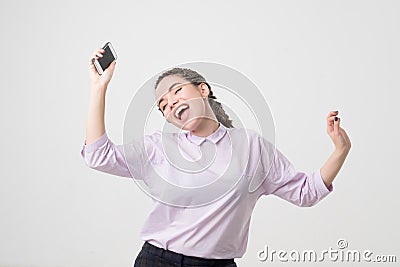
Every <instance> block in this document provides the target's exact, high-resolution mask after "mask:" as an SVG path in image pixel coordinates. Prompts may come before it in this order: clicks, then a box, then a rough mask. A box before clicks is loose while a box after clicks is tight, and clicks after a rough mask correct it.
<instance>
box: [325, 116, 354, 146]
mask: <svg viewBox="0 0 400 267" xmlns="http://www.w3.org/2000/svg"><path fill="white" fill-rule="evenodd" d="M338 114H339V111H331V112H329V114H328V117H327V119H326V122H327V132H328V135H329V137H330V138H331V139H332V141H333V143H334V145H335V147H336V149H337V150H339V151H341V152H345V153H348V152H349V150H350V147H351V142H350V138H349V136H348V135H347V133H346V132H345V130H343V128H341V127H340V118H339V117H337V115H338Z"/></svg>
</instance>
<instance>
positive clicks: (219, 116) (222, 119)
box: [155, 68, 234, 128]
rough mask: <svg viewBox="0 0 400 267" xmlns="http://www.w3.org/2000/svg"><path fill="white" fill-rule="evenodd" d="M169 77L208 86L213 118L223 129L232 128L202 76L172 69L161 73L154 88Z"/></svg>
mask: <svg viewBox="0 0 400 267" xmlns="http://www.w3.org/2000/svg"><path fill="white" fill-rule="evenodd" d="M170 75H176V76H180V77H182V78H183V79H185V80H187V81H188V82H190V83H191V84H194V85H200V84H201V83H205V84H206V85H207V86H208V89H209V90H210V93H209V94H208V103H209V104H210V107H211V109H212V111H213V112H214V115H215V117H216V118H217V120H218V121H219V122H220V123H222V124H223V125H224V126H225V127H228V128H234V127H233V125H232V120H231V119H229V116H228V114H226V112H225V110H224V108H223V107H222V104H221V103H220V102H218V101H217V100H216V99H217V97H216V96H215V95H214V93H213V91H212V90H211V86H210V85H209V84H208V83H207V82H206V79H204V77H203V76H202V75H200V74H199V73H198V72H196V71H194V70H191V69H188V68H173V69H170V70H167V71H165V72H164V73H162V74H161V75H160V76H159V77H158V79H157V81H156V84H155V88H157V86H158V84H159V83H160V81H161V80H162V79H163V78H165V77H167V76H170Z"/></svg>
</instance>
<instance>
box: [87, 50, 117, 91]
mask: <svg viewBox="0 0 400 267" xmlns="http://www.w3.org/2000/svg"><path fill="white" fill-rule="evenodd" d="M103 53H104V50H103V49H102V48H97V49H96V50H95V51H94V52H93V54H92V57H91V58H90V60H89V73H90V84H91V86H94V87H95V88H100V89H104V90H105V89H106V88H107V86H108V84H109V83H110V80H111V78H112V76H113V73H114V69H115V63H116V62H115V61H113V62H112V63H111V64H110V66H109V67H108V68H107V69H106V70H105V71H104V72H103V74H102V75H99V74H98V73H97V70H96V67H95V66H94V63H93V61H94V60H95V59H98V58H100V57H103Z"/></svg>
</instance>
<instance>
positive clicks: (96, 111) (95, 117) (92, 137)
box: [85, 48, 115, 144]
mask: <svg viewBox="0 0 400 267" xmlns="http://www.w3.org/2000/svg"><path fill="white" fill-rule="evenodd" d="M103 53H104V50H103V49H101V48H98V49H96V50H95V51H94V52H93V55H92V57H91V58H90V60H89V74H90V95H89V108H88V114H87V123H86V139H85V144H91V143H93V142H94V141H96V140H98V139H99V138H100V137H101V136H102V135H103V134H104V133H105V123H104V109H105V98H106V91H107V86H108V84H109V83H110V80H111V77H112V75H113V73H114V69H115V61H114V62H113V63H111V65H110V66H109V67H108V68H107V69H106V70H105V72H104V73H103V74H102V75H99V74H98V73H97V71H96V67H95V66H94V64H93V59H98V58H99V57H102V56H103V55H102V54H103Z"/></svg>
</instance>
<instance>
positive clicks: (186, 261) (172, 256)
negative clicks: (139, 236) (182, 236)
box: [143, 241, 235, 266]
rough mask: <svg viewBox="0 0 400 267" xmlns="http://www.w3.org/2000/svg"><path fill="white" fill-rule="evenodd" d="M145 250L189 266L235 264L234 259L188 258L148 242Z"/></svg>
mask: <svg viewBox="0 0 400 267" xmlns="http://www.w3.org/2000/svg"><path fill="white" fill-rule="evenodd" d="M143 249H144V250H145V251H147V252H148V253H150V254H153V255H157V256H159V257H162V258H164V259H166V260H168V261H172V262H177V263H181V264H188V265H200V266H201V265H204V266H214V265H215V266H219V265H220V264H221V266H224V265H225V264H229V263H234V262H235V261H234V259H206V258H201V257H195V256H187V255H183V254H181V253H177V252H174V251H171V250H165V249H163V248H159V247H157V246H154V245H152V244H150V243H149V242H147V241H146V242H145V243H144V244H143Z"/></svg>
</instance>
